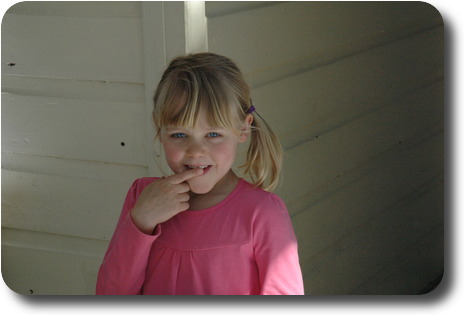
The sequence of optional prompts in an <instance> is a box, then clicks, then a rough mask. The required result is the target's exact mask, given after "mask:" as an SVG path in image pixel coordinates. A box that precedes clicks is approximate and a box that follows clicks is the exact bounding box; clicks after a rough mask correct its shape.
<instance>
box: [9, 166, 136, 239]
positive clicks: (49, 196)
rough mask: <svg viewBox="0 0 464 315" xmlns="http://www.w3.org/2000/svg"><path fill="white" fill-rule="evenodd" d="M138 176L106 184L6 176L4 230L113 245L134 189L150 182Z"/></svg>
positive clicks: (56, 177)
mask: <svg viewBox="0 0 464 315" xmlns="http://www.w3.org/2000/svg"><path fill="white" fill-rule="evenodd" d="M134 175H136V176H134ZM134 175H130V176H128V175H126V176H125V177H124V178H121V179H120V180H118V181H105V180H95V179H83V178H71V177H67V176H59V175H46V174H38V173H37V174H36V173H22V172H14V171H9V170H2V226H3V227H9V228H15V229H23V230H31V231H40V232H47V233H55V234H62V235H70V236H80V237H85V238H95V239H109V238H110V237H111V235H112V234H113V231H114V227H115V225H116V221H117V218H118V217H119V214H120V212H121V208H122V204H123V201H124V198H125V196H126V193H127V191H128V189H129V187H130V185H131V184H132V182H133V181H134V180H135V178H137V177H141V176H144V174H143V173H139V174H134Z"/></svg>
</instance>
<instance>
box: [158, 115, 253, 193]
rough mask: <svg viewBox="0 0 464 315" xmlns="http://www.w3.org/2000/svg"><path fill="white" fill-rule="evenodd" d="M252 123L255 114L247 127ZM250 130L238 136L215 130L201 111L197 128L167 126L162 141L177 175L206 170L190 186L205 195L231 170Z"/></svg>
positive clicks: (244, 130)
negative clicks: (239, 145)
mask: <svg viewBox="0 0 464 315" xmlns="http://www.w3.org/2000/svg"><path fill="white" fill-rule="evenodd" d="M252 120H253V116H252V115H249V116H247V118H246V121H245V126H249V125H251V121H252ZM239 130H240V129H239ZM248 130H249V128H247V127H244V128H242V129H241V130H240V134H237V133H235V132H233V131H232V130H230V129H222V128H213V127H211V126H209V125H208V122H207V119H206V114H205V112H204V111H200V114H199V121H198V124H197V126H196V127H195V128H193V129H186V128H179V127H169V126H167V127H165V128H163V129H162V133H161V142H162V144H163V148H164V152H165V157H166V161H167V163H168V165H169V167H170V168H171V169H172V170H173V171H174V172H175V173H180V172H184V171H186V170H189V169H191V168H203V169H204V171H203V174H202V175H200V176H196V177H194V178H191V179H189V180H188V181H187V183H188V184H189V186H190V190H191V191H192V192H193V193H195V194H206V193H208V192H210V191H211V190H212V189H213V188H214V187H215V186H216V184H217V183H219V182H220V181H221V179H223V178H224V176H225V175H227V174H228V173H229V172H230V171H231V167H232V165H233V163H234V160H235V156H236V153H237V146H238V144H239V143H243V142H245V141H246V139H247V136H248Z"/></svg>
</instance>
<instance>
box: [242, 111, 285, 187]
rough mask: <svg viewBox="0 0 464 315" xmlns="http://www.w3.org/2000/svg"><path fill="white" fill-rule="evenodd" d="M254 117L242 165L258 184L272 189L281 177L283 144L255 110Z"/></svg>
mask: <svg viewBox="0 0 464 315" xmlns="http://www.w3.org/2000/svg"><path fill="white" fill-rule="evenodd" d="M253 118H254V119H253V123H252V124H251V140H250V145H249V147H248V151H247V159H246V162H245V164H244V165H242V166H241V167H243V168H244V169H245V174H246V175H250V176H251V180H252V182H253V183H254V184H255V185H256V186H258V187H261V188H263V189H264V190H267V191H272V190H274V189H275V188H276V186H277V184H278V181H279V179H280V173H281V170H282V146H281V144H280V141H279V139H278V138H277V136H276V135H275V134H274V132H273V131H272V129H271V127H270V126H269V125H268V123H267V122H266V121H265V120H264V119H263V118H262V117H261V116H260V115H259V114H258V113H256V112H254V114H253ZM268 175H269V178H267V177H268ZM266 180H267V182H266Z"/></svg>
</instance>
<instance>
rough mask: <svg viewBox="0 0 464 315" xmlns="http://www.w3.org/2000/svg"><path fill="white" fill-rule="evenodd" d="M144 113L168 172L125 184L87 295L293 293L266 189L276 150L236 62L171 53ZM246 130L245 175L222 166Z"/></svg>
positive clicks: (279, 210)
mask: <svg viewBox="0 0 464 315" xmlns="http://www.w3.org/2000/svg"><path fill="white" fill-rule="evenodd" d="M153 118H154V123H155V126H156V129H157V134H156V136H157V137H159V139H160V141H161V143H162V146H163V149H164V154H165V157H166V161H167V163H168V165H169V167H170V168H171V169H172V171H174V175H171V176H168V177H162V178H140V179H137V180H136V181H135V182H134V183H133V185H132V187H131V188H130V189H129V192H128V194H127V197H126V200H125V202H124V206H123V209H122V213H121V216H120V218H119V221H118V224H117V227H116V230H115V233H114V235H113V237H112V239H111V242H110V245H109V247H108V250H107V252H106V255H105V257H104V260H103V263H102V265H101V267H100V270H99V273H98V280H97V294H111V295H114V294H160V295H170V294H177V295H192V294H201V295H206V294H208V295H210V294H215V295H219V294H221V295H250V294H253V295H257V294H288V295H299V294H303V281H302V275H301V269H300V265H299V262H298V252H297V242H296V238H295V235H294V232H293V228H292V223H291V221H290V217H289V214H288V212H287V209H286V207H285V205H284V203H283V202H282V200H281V199H280V198H279V197H278V196H277V195H275V194H273V193H271V192H268V191H269V190H271V189H272V188H274V187H275V186H276V184H277V181H278V177H279V172H280V169H281V156H282V149H281V147H280V144H279V141H278V139H277V138H276V136H275V135H274V134H273V133H272V131H271V130H270V128H269V126H268V125H267V124H266V122H265V121H264V120H262V118H261V117H260V116H259V115H258V114H257V113H256V110H255V108H254V107H253V106H252V105H251V100H250V92H249V87H248V85H247V84H246V83H245V81H244V79H243V77H242V74H241V72H240V70H239V69H238V68H237V66H236V65H235V64H234V63H233V62H232V61H231V60H229V59H228V58H226V57H223V56H219V55H216V54H212V53H200V54H194V55H188V56H184V57H179V58H176V59H174V60H173V61H172V62H171V63H170V65H169V66H168V68H167V69H166V71H165V72H164V74H163V77H162V78H161V81H160V83H159V85H158V88H157V89H156V92H155V97H154V111H153ZM248 137H251V139H250V144H249V148H248V153H247V161H246V163H245V165H244V168H245V173H246V174H248V175H250V177H251V179H252V182H253V183H249V182H247V181H245V180H244V179H242V178H239V177H238V176H237V175H236V174H235V173H234V172H233V171H232V170H231V167H232V165H233V163H234V159H235V156H236V152H237V147H238V145H239V144H240V143H244V142H245V141H246V140H247V139H248Z"/></svg>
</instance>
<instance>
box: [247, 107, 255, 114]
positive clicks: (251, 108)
mask: <svg viewBox="0 0 464 315" xmlns="http://www.w3.org/2000/svg"><path fill="white" fill-rule="evenodd" d="M255 110H256V108H255V107H254V106H253V105H251V107H250V108H248V110H247V111H246V114H251V113H252V112H254V111H255Z"/></svg>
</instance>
